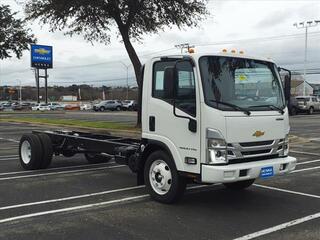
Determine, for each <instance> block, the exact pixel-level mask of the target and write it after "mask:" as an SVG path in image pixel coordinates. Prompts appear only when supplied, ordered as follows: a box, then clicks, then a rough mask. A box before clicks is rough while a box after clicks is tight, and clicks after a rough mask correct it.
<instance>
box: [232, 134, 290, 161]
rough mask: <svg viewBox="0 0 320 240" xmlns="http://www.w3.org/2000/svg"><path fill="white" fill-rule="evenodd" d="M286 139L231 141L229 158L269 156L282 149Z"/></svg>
mask: <svg viewBox="0 0 320 240" xmlns="http://www.w3.org/2000/svg"><path fill="white" fill-rule="evenodd" d="M283 141H284V139H273V140H265V141H259V142H242V143H229V144H228V145H227V151H228V158H229V159H241V158H250V159H251V158H256V157H263V158H264V159H266V157H269V156H271V155H275V154H279V153H280V152H281V151H282V145H283Z"/></svg>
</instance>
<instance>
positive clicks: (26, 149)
mask: <svg viewBox="0 0 320 240" xmlns="http://www.w3.org/2000/svg"><path fill="white" fill-rule="evenodd" d="M20 151H21V159H22V161H23V163H25V164H28V163H29V162H30V161H31V145H30V143H29V142H28V141H24V142H23V143H22V144H21V150H20Z"/></svg>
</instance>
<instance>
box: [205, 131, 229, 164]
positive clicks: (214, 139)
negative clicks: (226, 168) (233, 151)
mask: <svg viewBox="0 0 320 240" xmlns="http://www.w3.org/2000/svg"><path fill="white" fill-rule="evenodd" d="M206 163H207V164H226V163H228V158H227V143H226V141H225V140H224V138H223V137H222V136H221V134H220V133H219V132H218V131H216V130H213V129H207V158H206Z"/></svg>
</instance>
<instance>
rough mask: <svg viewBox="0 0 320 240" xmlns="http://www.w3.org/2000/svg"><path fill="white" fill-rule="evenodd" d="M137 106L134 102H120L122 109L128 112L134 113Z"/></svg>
mask: <svg viewBox="0 0 320 240" xmlns="http://www.w3.org/2000/svg"><path fill="white" fill-rule="evenodd" d="M137 106H138V104H137V102H136V101H135V100H125V101H122V109H123V110H129V111H136V110H137V108H138V107H137Z"/></svg>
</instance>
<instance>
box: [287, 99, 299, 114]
mask: <svg viewBox="0 0 320 240" xmlns="http://www.w3.org/2000/svg"><path fill="white" fill-rule="evenodd" d="M288 110H289V114H290V115H296V114H298V112H299V105H298V100H297V99H296V98H295V97H290V102H289V104H288Z"/></svg>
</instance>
